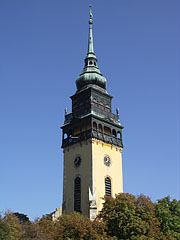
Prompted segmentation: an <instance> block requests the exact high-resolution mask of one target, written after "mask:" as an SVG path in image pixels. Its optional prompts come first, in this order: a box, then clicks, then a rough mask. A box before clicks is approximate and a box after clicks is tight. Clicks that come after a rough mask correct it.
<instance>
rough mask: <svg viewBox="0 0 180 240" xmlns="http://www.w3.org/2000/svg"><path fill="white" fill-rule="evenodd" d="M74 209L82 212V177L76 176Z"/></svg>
mask: <svg viewBox="0 0 180 240" xmlns="http://www.w3.org/2000/svg"><path fill="white" fill-rule="evenodd" d="M74 211H76V212H81V179H80V177H76V178H75V180H74Z"/></svg>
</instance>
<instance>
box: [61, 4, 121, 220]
mask: <svg viewBox="0 0 180 240" xmlns="http://www.w3.org/2000/svg"><path fill="white" fill-rule="evenodd" d="M92 25H93V15H92V11H91V8H90V18H89V38H88V52H87V55H86V57H85V60H84V62H85V65H84V68H83V71H82V73H81V74H80V76H79V77H78V78H77V80H76V86H77V91H76V93H75V94H74V95H73V96H71V100H72V113H70V114H67V110H65V121H64V125H63V126H62V127H61V128H62V131H63V134H62V136H63V137H62V148H63V151H64V179H63V205H62V214H70V213H72V212H73V211H77V212H81V213H82V214H83V215H85V216H87V217H89V218H90V219H94V218H95V217H96V215H97V214H98V212H99V211H100V210H101V209H102V204H103V197H104V196H105V195H106V196H113V197H114V196H115V194H117V193H120V192H123V177H122V149H123V142H122V129H123V126H122V125H121V124H120V120H119V110H118V109H116V113H115V114H114V113H112V103H111V102H112V96H111V95H109V94H108V92H107V89H106V78H105V77H104V76H103V75H102V74H101V72H100V70H99V68H98V65H97V58H96V55H95V53H94V47H93V31H92Z"/></svg>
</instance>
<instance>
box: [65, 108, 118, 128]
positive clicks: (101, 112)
mask: <svg viewBox="0 0 180 240" xmlns="http://www.w3.org/2000/svg"><path fill="white" fill-rule="evenodd" d="M88 113H93V114H94V115H97V116H98V115H100V116H103V117H105V118H108V119H112V120H114V121H116V122H118V121H119V116H118V115H116V114H114V113H111V112H106V111H105V110H103V109H100V108H97V107H94V106H92V108H91V109H89V111H84V110H83V111H82V110H80V111H79V112H76V113H70V114H67V115H65V121H64V123H65V124H66V123H69V122H70V121H71V120H72V119H73V117H81V116H84V115H86V114H88Z"/></svg>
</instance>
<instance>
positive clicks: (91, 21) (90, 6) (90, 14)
mask: <svg viewBox="0 0 180 240" xmlns="http://www.w3.org/2000/svg"><path fill="white" fill-rule="evenodd" d="M89 8H90V13H89V17H90V18H89V24H92V23H93V20H92V18H93V14H92V5H89Z"/></svg>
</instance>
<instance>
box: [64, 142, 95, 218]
mask: <svg viewBox="0 0 180 240" xmlns="http://www.w3.org/2000/svg"><path fill="white" fill-rule="evenodd" d="M77 156H80V157H81V165H80V166H79V167H77V168H76V167H75V166H74V159H75V158H76V157H77ZM91 159H92V145H91V143H90V141H83V142H81V143H76V144H73V145H72V146H69V147H66V148H64V184H63V188H64V189H63V201H65V205H66V209H65V210H64V209H63V214H70V213H72V212H73V210H74V202H73V200H74V179H75V178H76V177H77V176H80V177H81V210H82V213H83V215H85V216H87V217H88V216H89V186H90V184H91V176H92V174H91V163H92V162H91Z"/></svg>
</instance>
